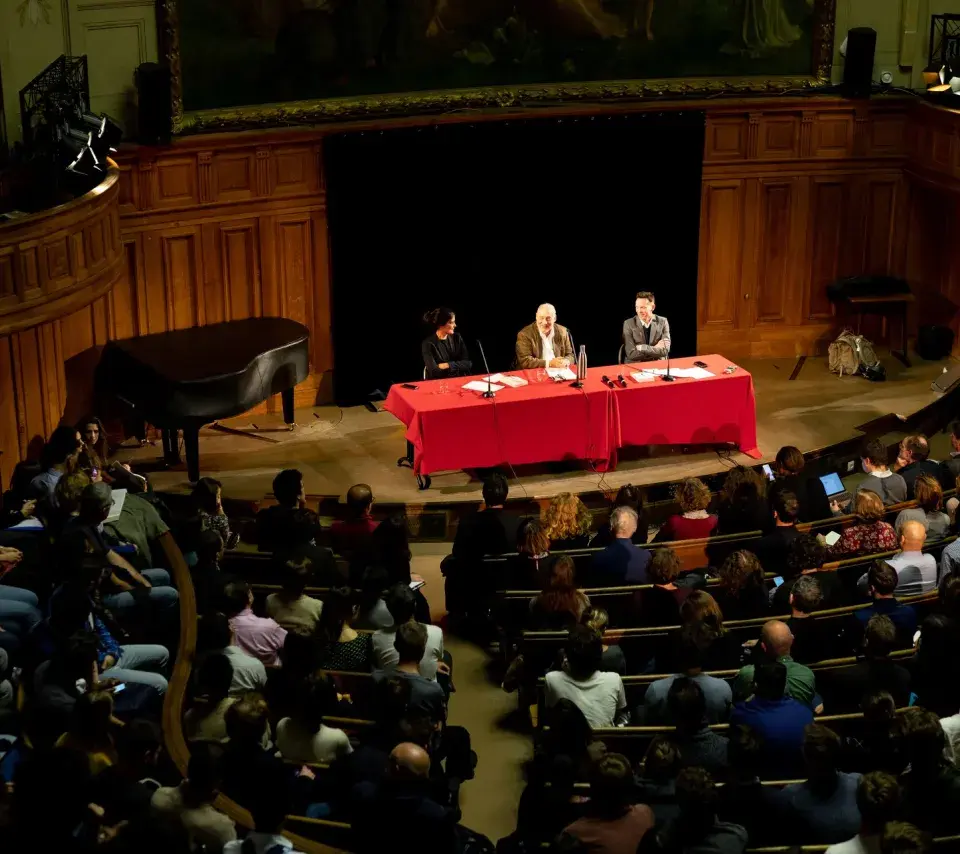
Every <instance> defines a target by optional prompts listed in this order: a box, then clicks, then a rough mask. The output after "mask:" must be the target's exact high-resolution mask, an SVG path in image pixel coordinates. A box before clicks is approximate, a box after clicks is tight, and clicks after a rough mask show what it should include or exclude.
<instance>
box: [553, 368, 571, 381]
mask: <svg viewBox="0 0 960 854" xmlns="http://www.w3.org/2000/svg"><path fill="white" fill-rule="evenodd" d="M547 376H548V377H551V378H553V379H555V380H575V379H576V378H577V375H576V374H575V373H574V372H573V371H571V370H570V368H547Z"/></svg>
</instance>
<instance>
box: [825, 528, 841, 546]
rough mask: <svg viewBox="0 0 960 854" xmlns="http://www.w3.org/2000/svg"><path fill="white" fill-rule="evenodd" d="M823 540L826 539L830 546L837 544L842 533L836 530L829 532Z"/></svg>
mask: <svg viewBox="0 0 960 854" xmlns="http://www.w3.org/2000/svg"><path fill="white" fill-rule="evenodd" d="M823 541H824V542H825V543H826V544H827V545H828V546H832V545H835V544H836V543H837V542H839V541H840V535H839V534H838V533H837V532H836V531H831V532H830V533H829V534H827V535H826V536H825V537H824V538H823Z"/></svg>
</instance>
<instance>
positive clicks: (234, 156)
mask: <svg viewBox="0 0 960 854" xmlns="http://www.w3.org/2000/svg"><path fill="white" fill-rule="evenodd" d="M255 164H256V158H255V154H254V152H253V151H252V150H250V149H249V148H248V149H242V148H241V149H229V150H227V151H219V152H215V153H214V155H213V166H212V172H213V199H215V200H216V201H218V202H232V201H245V200H248V199H252V198H253V197H254V195H255V194H256V187H255V175H256V165H255Z"/></svg>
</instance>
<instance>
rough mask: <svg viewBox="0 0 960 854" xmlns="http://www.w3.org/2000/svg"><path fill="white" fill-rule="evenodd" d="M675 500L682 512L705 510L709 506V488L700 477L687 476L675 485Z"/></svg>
mask: <svg viewBox="0 0 960 854" xmlns="http://www.w3.org/2000/svg"><path fill="white" fill-rule="evenodd" d="M677 501H678V502H679V503H680V509H681V510H682V511H683V512H684V513H689V512H691V511H693V510H706V509H707V507H709V506H710V490H709V489H707V485H706V484H705V483H704V482H703V481H702V480H700V478H698V477H687V478H684V479H683V481H682V482H681V483H680V486H678V487H677Z"/></svg>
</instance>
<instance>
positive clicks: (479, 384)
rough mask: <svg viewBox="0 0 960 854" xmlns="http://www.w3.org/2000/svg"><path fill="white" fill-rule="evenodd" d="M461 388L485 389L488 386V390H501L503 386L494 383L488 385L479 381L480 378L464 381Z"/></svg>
mask: <svg viewBox="0 0 960 854" xmlns="http://www.w3.org/2000/svg"><path fill="white" fill-rule="evenodd" d="M462 388H463V389H464V390H466V391H486V390H487V389H488V388H489V389H490V391H501V390H502V389H503V388H505V386H502V385H497V384H496V383H493V384H492V385H489V386H488V385H487V383H485V382H481V381H480V380H470V382H468V383H466V384H465V385H464V386H462Z"/></svg>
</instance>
